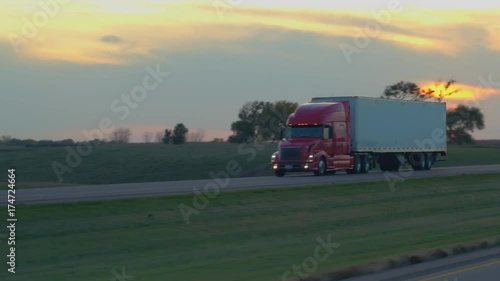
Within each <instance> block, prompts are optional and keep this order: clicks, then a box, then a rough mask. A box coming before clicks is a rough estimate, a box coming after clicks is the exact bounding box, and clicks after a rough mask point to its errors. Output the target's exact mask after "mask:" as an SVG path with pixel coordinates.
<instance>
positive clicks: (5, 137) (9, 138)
mask: <svg viewBox="0 0 500 281" xmlns="http://www.w3.org/2000/svg"><path fill="white" fill-rule="evenodd" d="M11 139H12V137H11V136H6V135H3V136H2V142H3V143H5V144H7V143H8V142H9V141H10V140H11Z"/></svg>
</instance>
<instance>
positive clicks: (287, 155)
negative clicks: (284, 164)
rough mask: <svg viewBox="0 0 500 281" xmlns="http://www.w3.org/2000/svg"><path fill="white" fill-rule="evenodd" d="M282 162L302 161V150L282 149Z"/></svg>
mask: <svg viewBox="0 0 500 281" xmlns="http://www.w3.org/2000/svg"><path fill="white" fill-rule="evenodd" d="M280 161H300V148H291V147H286V148H282V149H281V151H280Z"/></svg>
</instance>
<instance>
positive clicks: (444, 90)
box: [426, 79, 460, 102]
mask: <svg viewBox="0 0 500 281" xmlns="http://www.w3.org/2000/svg"><path fill="white" fill-rule="evenodd" d="M456 82H457V81H455V80H453V79H450V80H448V81H446V82H444V83H443V82H441V81H439V82H437V83H434V86H433V87H432V88H428V89H426V91H429V92H430V93H431V94H432V97H434V98H435V99H436V101H438V102H441V101H443V99H444V98H445V97H449V96H451V95H453V94H455V93H458V92H459V91H460V90H459V89H451V86H452V85H453V84H455V83H456Z"/></svg>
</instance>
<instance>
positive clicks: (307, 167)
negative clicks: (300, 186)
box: [271, 163, 318, 172]
mask: <svg viewBox="0 0 500 281" xmlns="http://www.w3.org/2000/svg"><path fill="white" fill-rule="evenodd" d="M271 167H272V168H273V170H275V171H287V172H306V171H314V170H317V169H318V168H317V167H316V165H315V163H293V164H286V163H271Z"/></svg>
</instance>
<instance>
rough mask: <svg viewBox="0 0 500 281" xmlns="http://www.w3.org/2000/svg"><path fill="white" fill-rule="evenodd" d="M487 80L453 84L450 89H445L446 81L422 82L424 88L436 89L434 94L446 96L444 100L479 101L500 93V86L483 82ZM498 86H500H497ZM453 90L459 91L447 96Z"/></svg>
mask: <svg viewBox="0 0 500 281" xmlns="http://www.w3.org/2000/svg"><path fill="white" fill-rule="evenodd" d="M484 81H486V80H481V81H479V83H478V85H475V86H474V85H469V84H462V83H457V84H452V85H451V86H450V87H449V88H448V89H445V84H446V82H443V83H436V82H429V81H427V82H422V83H421V85H422V86H421V88H422V89H431V90H434V95H435V96H436V97H439V95H443V96H444V99H443V100H444V101H448V100H450V101H452V103H453V102H454V101H456V102H460V101H471V102H478V101H480V100H484V99H485V98H487V97H489V96H492V95H500V87H499V88H496V87H493V86H491V85H486V84H485V83H482V82H484ZM499 86H500V85H499ZM497 87H498V86H497ZM453 91H457V92H456V93H453V94H452V95H450V96H446V94H447V93H451V92H453Z"/></svg>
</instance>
